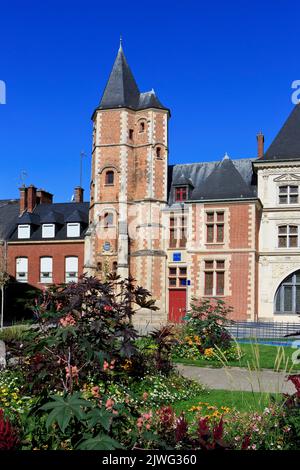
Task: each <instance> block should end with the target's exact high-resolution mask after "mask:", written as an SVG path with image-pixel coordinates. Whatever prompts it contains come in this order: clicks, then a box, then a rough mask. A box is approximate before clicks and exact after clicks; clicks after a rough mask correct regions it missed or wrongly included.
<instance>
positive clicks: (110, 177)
mask: <svg viewBox="0 0 300 470" xmlns="http://www.w3.org/2000/svg"><path fill="white" fill-rule="evenodd" d="M114 179H115V175H114V172H113V171H111V170H109V171H107V172H106V173H105V184H108V185H113V184H114Z"/></svg>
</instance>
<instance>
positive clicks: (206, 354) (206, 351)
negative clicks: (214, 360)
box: [204, 348, 214, 357]
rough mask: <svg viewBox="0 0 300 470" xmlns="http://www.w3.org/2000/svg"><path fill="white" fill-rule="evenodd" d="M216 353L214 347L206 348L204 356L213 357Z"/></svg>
mask: <svg viewBox="0 0 300 470" xmlns="http://www.w3.org/2000/svg"><path fill="white" fill-rule="evenodd" d="M213 355H214V349H213V348H207V349H205V350H204V356H206V357H211V356H213Z"/></svg>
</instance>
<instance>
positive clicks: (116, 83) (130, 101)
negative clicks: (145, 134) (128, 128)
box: [97, 45, 167, 110]
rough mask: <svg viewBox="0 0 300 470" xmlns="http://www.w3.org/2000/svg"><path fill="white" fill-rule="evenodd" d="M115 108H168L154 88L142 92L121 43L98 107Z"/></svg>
mask: <svg viewBox="0 0 300 470" xmlns="http://www.w3.org/2000/svg"><path fill="white" fill-rule="evenodd" d="M115 108H130V109H134V110H140V109H146V108H160V109H167V108H165V106H163V105H162V103H161V102H160V101H159V99H158V98H157V96H156V94H155V92H154V90H152V91H148V92H146V93H140V90H139V88H138V86H137V84H136V81H135V79H134V76H133V74H132V72H131V70H130V67H129V65H128V63H127V60H126V57H125V54H124V51H123V48H122V46H121V45H120V48H119V51H118V54H117V57H116V60H115V62H114V65H113V68H112V71H111V73H110V76H109V79H108V82H107V84H106V87H105V89H104V93H103V95H102V98H101V101H100V104H99V106H98V108H97V109H115Z"/></svg>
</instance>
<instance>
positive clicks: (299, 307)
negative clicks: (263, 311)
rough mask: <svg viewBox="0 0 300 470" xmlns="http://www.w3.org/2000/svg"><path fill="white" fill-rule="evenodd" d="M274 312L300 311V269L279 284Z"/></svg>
mask: <svg viewBox="0 0 300 470" xmlns="http://www.w3.org/2000/svg"><path fill="white" fill-rule="evenodd" d="M274 313H279V314H280V313H282V314H287V313H289V314H291V313H295V314H296V313H300V269H299V270H298V271H295V272H293V273H292V274H289V275H288V276H287V277H286V278H285V279H284V280H283V281H282V282H281V284H280V285H279V287H278V289H277V291H276V294H275V298H274Z"/></svg>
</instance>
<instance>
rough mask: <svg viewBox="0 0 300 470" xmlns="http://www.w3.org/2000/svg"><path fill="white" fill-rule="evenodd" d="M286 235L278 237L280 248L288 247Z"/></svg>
mask: <svg viewBox="0 0 300 470" xmlns="http://www.w3.org/2000/svg"><path fill="white" fill-rule="evenodd" d="M286 240H287V238H286V237H278V246H279V248H285V247H286Z"/></svg>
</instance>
